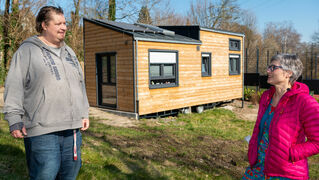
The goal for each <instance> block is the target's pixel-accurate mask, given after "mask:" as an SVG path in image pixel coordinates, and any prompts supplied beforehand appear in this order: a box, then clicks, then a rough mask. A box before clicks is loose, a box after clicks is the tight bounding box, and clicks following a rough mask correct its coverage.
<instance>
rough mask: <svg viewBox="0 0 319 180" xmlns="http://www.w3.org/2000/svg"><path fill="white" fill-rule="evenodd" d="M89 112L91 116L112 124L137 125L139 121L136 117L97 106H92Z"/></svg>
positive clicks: (122, 125) (120, 125) (121, 125)
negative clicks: (114, 112) (111, 111)
mask: <svg viewBox="0 0 319 180" xmlns="http://www.w3.org/2000/svg"><path fill="white" fill-rule="evenodd" d="M89 112H90V117H93V118H94V119H99V122H101V123H103V124H107V125H110V126H119V127H135V126H136V125H137V124H138V122H139V121H138V120H136V119H133V118H128V117H124V116H119V115H116V114H112V113H109V112H105V111H103V110H101V109H100V108H96V107H90V109H89Z"/></svg>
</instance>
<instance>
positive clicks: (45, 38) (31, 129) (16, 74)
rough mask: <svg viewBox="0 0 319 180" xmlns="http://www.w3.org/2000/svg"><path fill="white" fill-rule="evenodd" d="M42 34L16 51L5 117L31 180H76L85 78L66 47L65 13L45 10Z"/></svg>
mask: <svg viewBox="0 0 319 180" xmlns="http://www.w3.org/2000/svg"><path fill="white" fill-rule="evenodd" d="M36 30H37V31H38V32H39V33H40V34H39V35H37V36H33V37H30V38H28V39H27V40H25V41H24V42H23V43H22V44H21V46H20V47H19V49H18V50H17V51H16V52H15V54H14V56H13V58H12V61H11V65H10V69H9V72H8V76H7V79H6V82H5V92H4V100H5V106H4V114H5V119H6V120H7V121H8V122H9V126H10V132H11V135H12V136H13V137H15V138H24V144H25V150H26V159H27V164H28V170H29V176H30V179H46V180H50V179H52V180H53V179H76V176H77V174H78V172H79V170H80V167H81V154H80V146H81V144H82V136H81V133H80V131H79V129H81V130H86V129H87V128H88V127H89V119H88V108H89V105H88V101H87V96H86V91H85V85H84V81H83V73H82V70H81V67H80V65H79V62H78V60H77V58H76V56H75V53H74V52H73V50H72V49H71V48H70V47H69V46H67V45H66V44H65V43H64V38H65V33H66V22H65V17H64V15H63V10H62V9H61V8H60V7H59V8H56V7H53V6H45V7H43V8H41V10H40V12H39V14H38V15H37V17H36Z"/></svg>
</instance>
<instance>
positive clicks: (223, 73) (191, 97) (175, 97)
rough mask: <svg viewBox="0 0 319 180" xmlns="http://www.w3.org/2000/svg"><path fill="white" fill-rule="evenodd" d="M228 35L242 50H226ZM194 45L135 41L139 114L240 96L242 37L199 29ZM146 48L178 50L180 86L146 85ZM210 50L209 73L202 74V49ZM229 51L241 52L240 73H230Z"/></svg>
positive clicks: (203, 50) (147, 67) (241, 56)
mask: <svg viewBox="0 0 319 180" xmlns="http://www.w3.org/2000/svg"><path fill="white" fill-rule="evenodd" d="M229 38H234V39H240V40H241V51H229ZM200 39H201V41H202V42H203V43H202V45H200V50H199V51H197V45H190V44H173V43H160V42H145V41H138V52H137V56H138V80H137V83H138V101H139V115H143V114H149V113H154V112H160V111H165V110H171V109H178V108H183V107H189V106H196V105H201V104H207V103H213V102H218V101H224V100H230V99H235V98H241V97H242V93H243V91H242V87H243V75H242V72H243V69H242V67H243V66H242V64H243V61H242V60H243V54H242V47H243V40H242V37H237V36H230V35H225V34H219V33H213V32H207V31H201V32H200ZM149 49H160V50H177V51H178V56H179V58H178V69H179V70H178V76H179V86H178V87H169V88H159V89H150V88H149V60H148V58H149V57H148V51H149ZM202 52H210V53H211V58H212V59H211V62H212V67H211V68H212V76H210V77H202V74H201V53H202ZM229 54H240V58H241V71H240V72H241V74H240V75H229Z"/></svg>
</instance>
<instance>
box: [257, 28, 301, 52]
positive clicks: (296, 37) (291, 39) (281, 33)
mask: <svg viewBox="0 0 319 180" xmlns="http://www.w3.org/2000/svg"><path fill="white" fill-rule="evenodd" d="M263 36H264V42H265V45H266V46H267V47H272V48H276V49H278V50H281V52H282V53H295V52H296V50H297V45H298V44H300V34H299V33H298V32H297V31H296V29H295V28H294V27H293V25H292V23H291V22H282V23H273V22H270V23H268V24H267V25H266V28H265V30H264V35H263Z"/></svg>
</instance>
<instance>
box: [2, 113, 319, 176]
mask: <svg viewBox="0 0 319 180" xmlns="http://www.w3.org/2000/svg"><path fill="white" fill-rule="evenodd" d="M253 126H254V122H250V121H245V120H241V119H238V118H237V117H236V116H235V115H234V114H233V113H232V112H231V111H229V110H225V109H213V110H207V111H205V112H204V113H202V114H195V113H194V114H190V115H179V116H178V117H177V118H167V119H158V120H141V123H140V125H139V126H137V127H132V128H123V127H112V126H108V125H105V124H103V123H102V121H100V120H99V119H93V118H91V127H90V128H89V130H88V131H86V132H84V133H83V145H82V160H83V163H82V168H81V170H80V173H79V176H78V179H81V180H82V179H83V180H84V179H85V180H86V179H124V180H126V179H138V180H140V179H148V180H149V179H150V180H152V179H154V180H155V179H156V180H157V179H164V180H166V179H222V180H224V179H240V178H241V176H242V174H243V172H244V170H245V168H246V167H247V165H248V162H247V157H246V153H247V143H246V142H245V141H244V140H243V139H244V137H245V136H247V135H249V134H251V132H252V129H253ZM0 150H1V151H0V152H1V153H0V177H1V178H2V179H27V168H26V163H25V154H24V148H23V141H22V140H16V139H13V138H12V137H10V135H9V132H8V128H7V123H6V122H5V121H4V120H3V117H2V116H1V120H0ZM318 162H319V157H318V156H315V157H313V158H311V160H310V163H309V164H310V175H311V177H312V178H314V179H318V177H319V170H318V169H319V163H318Z"/></svg>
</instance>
